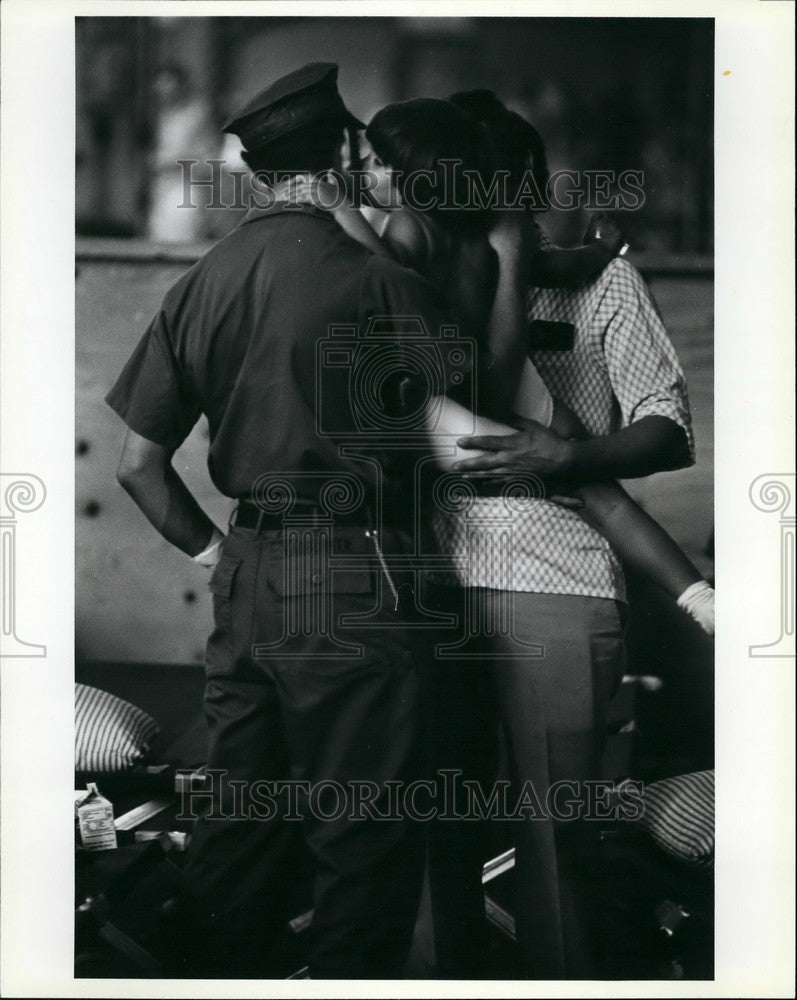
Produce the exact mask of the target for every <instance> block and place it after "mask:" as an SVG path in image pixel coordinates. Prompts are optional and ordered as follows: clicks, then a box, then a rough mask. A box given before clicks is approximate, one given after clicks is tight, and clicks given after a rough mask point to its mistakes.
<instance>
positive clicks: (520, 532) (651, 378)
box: [435, 233, 694, 601]
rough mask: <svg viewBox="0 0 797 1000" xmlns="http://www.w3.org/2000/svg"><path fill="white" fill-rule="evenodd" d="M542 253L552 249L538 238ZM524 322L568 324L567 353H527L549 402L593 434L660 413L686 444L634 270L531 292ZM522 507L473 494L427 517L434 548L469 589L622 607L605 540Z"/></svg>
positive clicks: (669, 370)
mask: <svg viewBox="0 0 797 1000" xmlns="http://www.w3.org/2000/svg"><path fill="white" fill-rule="evenodd" d="M540 236H541V239H540V246H541V248H542V249H549V248H550V247H551V243H550V241H549V240H548V239H547V237H545V235H544V234H542V233H540ZM527 304H528V316H529V321H530V322H531V321H532V320H535V319H542V320H555V321H559V322H568V323H572V324H573V325H574V326H575V338H574V342H573V347H572V349H571V350H567V351H551V350H546V351H531V352H530V357H531V359H532V361H533V362H534V364H535V365H536V366H537V368H538V370H539V372H540V375H541V376H542V378H543V380H544V381H545V383H546V384H547V386H548V388H549V389H550V390H551V392H552V393H553V395H554V396H556V397H558V398H559V399H561V400H562V401H563V402H564V403H566V404H567V405H568V406H569V407H570V408H571V409H572V410H573V411H574V412H575V413H576V414H577V415H578V416H579V418H580V419H581V421H582V422H583V423H584V425H585V426H586V428H587V429H588V430H589V432H590V433H591V434H592V435H604V434H610V433H613V432H615V431H617V430H619V429H620V428H621V427H625V426H628V425H629V424H631V423H633V422H634V421H636V420H640V419H641V418H642V417H644V416H649V415H652V414H657V415H660V416H665V417H669V418H670V419H671V420H674V421H675V422H676V423H677V424H679V426H681V427H683V429H684V431H685V433H686V435H687V439H688V442H689V448H690V454H691V455H692V461H694V440H693V436H692V428H691V421H690V415H689V402H688V398H687V393H686V383H685V380H684V376H683V372H682V371H681V367H680V365H679V363H678V359H677V357H676V354H675V350H674V349H673V346H672V344H671V343H670V340H669V338H668V336H667V333H666V331H665V329H664V326H663V324H662V322H661V318H660V316H659V313H658V309H657V308H656V306H655V303H654V302H653V299H652V297H651V295H650V292H649V291H648V288H647V286H646V285H645V283H644V281H643V280H642V278H641V277H640V275H639V273H638V272H637V271H636V270H635V269H634V268H633V267H631V265H630V264H628V263H627V262H626V261H624V260H620V259H617V260H614V261H612V262H611V263H610V264H609V265H608V266H607V267H606V268H604V270H603V271H602V273H601V274H600V275H599V277H598V278H597V279H595V281H593V282H591V283H590V284H588V285H585V286H584V287H583V288H580V289H576V290H567V289H540V288H531V289H530V290H529V293H528V300H527ZM523 506H524V509H523V510H522V511H518V510H517V508H518V504H517V503H513V502H512V501H511V500H509V499H502V498H489V499H486V498H481V499H478V500H476V501H475V502H474V504H473V505H472V507H471V510H470V511H469V512H468V513H467V514H466V515H464V516H463V515H458V514H450V513H441V514H437V515H436V517H435V529H436V531H435V533H436V536H437V538H438V539H439V543H440V544H441V545H442V546H443V547H444V548H445V549H446V551H448V552H449V553H451V554H452V555H453V557H454V559H455V560H456V563H457V577H458V579H459V582H460V583H462V584H464V585H466V586H472V587H489V588H493V589H497V590H516V591H524V592H530V593H546V594H571V595H577V596H585V597H603V598H610V599H614V600H620V601H625V600H626V591H625V581H624V578H623V573H622V569H621V567H620V564H619V562H618V560H617V558H616V556H615V555H614V553H613V552H612V550H611V548H610V546H609V543H608V542H607V541H606V539H605V538H604V537H603V536H602V535H601V534H599V533H598V532H597V531H595V530H594V529H593V528H591V527H590V526H589V525H588V524H587V523H586V521H584V520H583V519H582V518H581V517H579V516H578V514H576V513H574V512H573V511H570V510H566V509H565V508H563V507H560V506H558V505H556V504H553V503H549V502H548V501H536V502H532V503H527V504H525V505H523Z"/></svg>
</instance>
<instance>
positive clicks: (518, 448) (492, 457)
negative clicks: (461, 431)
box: [454, 417, 572, 477]
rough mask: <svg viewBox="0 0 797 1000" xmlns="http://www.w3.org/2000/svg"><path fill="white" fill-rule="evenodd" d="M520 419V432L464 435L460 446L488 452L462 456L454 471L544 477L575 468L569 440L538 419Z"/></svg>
mask: <svg viewBox="0 0 797 1000" xmlns="http://www.w3.org/2000/svg"><path fill="white" fill-rule="evenodd" d="M516 423H517V424H518V426H519V427H520V429H519V430H518V432H517V433H516V434H507V435H505V436H502V435H486V436H483V437H465V438H460V439H459V441H457V445H458V446H459V447H460V448H463V449H466V450H479V451H483V452H484V454H483V455H476V456H474V457H473V458H466V459H462V460H461V461H459V462H457V463H456V465H454V471H455V472H494V473H495V474H496V475H512V474H513V473H523V472H527V473H528V472H530V473H534V474H535V475H538V476H543V477H546V476H564V475H568V474H569V473H570V472H571V471H572V469H571V462H572V446H571V444H570V442H569V441H566V440H565V439H564V438H561V437H559V435H558V434H555V433H554V432H553V431H552V430H550V429H549V428H548V427H544V426H543V425H542V424H540V423H538V422H537V421H536V420H525V419H523V418H522V417H518V418H517V421H516Z"/></svg>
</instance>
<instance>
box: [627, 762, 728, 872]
mask: <svg viewBox="0 0 797 1000" xmlns="http://www.w3.org/2000/svg"><path fill="white" fill-rule="evenodd" d="M644 803H645V812H644V814H643V816H642V819H641V823H642V825H643V826H644V827H645V829H646V830H647V831H648V833H649V834H650V836H651V837H652V838H653V840H654V841H655V842H656V843H657V844H658V845H659V847H661V848H662V850H664V851H666V852H667V853H668V854H671V855H672V856H673V857H675V858H678V859H679V860H681V861H685V862H686V863H687V864H690V865H693V866H695V867H700V868H711V867H713V865H714V772H713V771H695V772H694V773H693V774H681V775H679V776H678V777H677V778H667V779H665V780H664V781H656V782H654V783H653V784H652V785H646V786H645V789H644Z"/></svg>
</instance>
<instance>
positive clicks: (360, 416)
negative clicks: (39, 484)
mask: <svg viewBox="0 0 797 1000" xmlns="http://www.w3.org/2000/svg"><path fill="white" fill-rule="evenodd" d="M374 316H391V317H406V316H420V317H421V318H422V319H423V320H424V321H425V323H426V325H427V330H428V331H429V333H430V335H431V336H435V335H436V332H437V329H438V328H439V327H440V326H441V325H444V324H445V323H446V318H445V316H444V314H443V312H442V311H441V309H440V307H439V300H438V297H437V295H436V293H435V291H434V289H433V288H432V287H431V286H430V285H429V284H428V283H427V282H426V281H424V280H423V279H422V278H421V277H420V276H419V275H418V274H416V273H415V272H414V271H411V270H409V269H407V268H404V267H402V266H400V265H399V264H397V263H395V262H393V261H391V260H389V259H388V258H386V257H382V256H379V255H373V254H371V253H370V252H368V251H367V250H365V249H364V248H363V247H362V246H360V244H358V243H356V242H355V241H353V240H352V239H350V238H349V237H348V236H347V235H346V234H345V233H344V232H343V230H342V229H341V228H340V227H339V226H338V224H337V223H336V222H335V221H334V219H333V218H332V216H331V215H330V214H329V213H326V212H322V211H320V210H317V209H314V208H312V207H310V206H306V207H305V206H302V207H301V208H295V207H293V208H291V209H286V207H285V206H284V205H279V204H278V205H275V206H273V207H271V208H268V209H253V210H252V211H251V212H250V213H249V215H248V216H247V217H246V218H245V219H244V222H243V223H242V224H241V226H240V227H239V228H238V229H237V230H235V231H234V232H233V233H231V234H230V235H229V236H227V237H226V238H225V239H223V240H222V241H221V242H220V243H219V244H217V245H216V246H215V247H214V248H213V249H212V250H211V251H210V252H209V253H208V254H207V255H206V256H205V257H203V258H202V259H201V260H200V261H199V262H198V263H197V264H195V265H194V266H193V267H192V268H191V269H190V270H189V271H188V272H187V273H186V274H185V275H184V276H183V277H182V278H181V279H180V280H179V281H178V282H177V283H176V284H175V285H174V287H173V288H172V289H171V290H170V291H169V292H168V293H167V295H166V296H165V299H164V301H163V305H162V307H161V309H160V311H159V312H158V314H157V316H156V317H155V319H154V320H153V322H152V324H151V325H150V327H149V329H148V330H147V331H146V333H145V334H144V336H143V338H142V339H141V341H140V343H139V344H138V346H137V347H136V349H135V351H134V352H133V355H132V357H131V358H130V360H129V361H128V363H127V365H126V366H125V368H124V370H123V371H122V374H121V375H120V376H119V379H118V381H117V382H116V384H115V385H114V386H113V388H112V389H111V391H110V392H109V393H108V395H107V397H106V400H107V402H108V403H109V404H110V406H111V407H113V409H114V410H115V411H116V412H117V413H118V414H119V415H120V416H121V417H122V419H123V420H124V421H125V422H126V423H127V425H128V426H129V427H130V428H132V430H134V431H135V432H136V433H137V434H140V435H141V436H142V437H145V438H147V439H148V440H150V441H153V442H155V443H157V444H160V445H163V446H164V447H166V448H170V449H174V448H177V447H178V446H179V445H180V444H181V443H182V441H183V440H184V439H185V437H186V436H187V435H188V433H189V432H190V430H191V428H192V427H193V426H194V424H195V423H196V421H197V419H198V417H199V415H200V413H204V414H206V416H207V419H208V424H209V431H210V449H209V456H208V467H209V470H210V475H211V478H212V480H213V482H214V483H215V485H216V486H217V488H218V489H219V490H220V491H221V492H222V493H223V494H225V495H226V496H228V497H232V498H239V499H240V498H251V497H252V492H253V489H254V488H255V486H256V484H258V483H259V482H261V478H260V477H262V476H263V475H264V474H271V473H280V474H282V473H284V474H285V475H286V476H287V478H288V479H290V480H291V481H292V482H293V483H294V484H295V489H296V491H297V493H298V495H299V496H303V497H306V498H307V499H311V500H313V499H316V498H317V490H318V489H320V488H322V485H323V484H322V483H321V482H320V481H321V479H323V475H324V474H326V473H329V474H330V476H333V475H334V473H337V472H348V473H353V474H354V475H355V476H357V477H358V479H359V480H360V482H361V483H362V485H363V486H364V487H365V489H366V494H367V495H369V497H370V495H371V494H372V493H373V491H374V490H376V489H377V487H378V486H380V485H384V481H382V482H381V483H380V482H378V480H379V479H380V478H381V477H380V476H379V474H378V473H375V472H374V465H373V463H372V462H369V460H368V459H367V458H366V459H365V460H360V459H357V458H352V457H347V456H344V455H342V454H341V447H340V445H341V442H346V441H349V442H351V440H352V439H353V438H356V441H357V443H358V445H359V446H361V448H362V449H363V450H364V451H365V452H366V453H367V454H369V455H371V456H373V455H377V456H378V455H380V454H382V453H381V452H380V446H381V443H382V438H383V437H384V434H383V433H380V431H379V424H380V420H382V419H383V418H384V416H385V413H384V408H385V406H389V405H390V403H391V399H392V400H393V402H395V395H396V392H395V389H396V377H395V370H397V368H400V366H401V363H402V361H401V359H399V361H396V351H395V350H393V353H392V355H391V356H392V358H393V362H392V363H393V366H394V371H393V373H392V375H391V374H390V373H388V374H386V375H384V377H383V376H382V375H381V374H380V371H379V364H378V363H375V362H374V358H375V355H373V354H372V355H370V356H369V357H370V358H371V361H370V362H369V363H370V364H371V369H369V371H370V374H369V372H366V373H365V375H366V377H365V379H364V380H363V379H362V378H360V376H361V375H362V374H363V367H362V363H363V356H362V355H359V356H358V357H355V354H356V351H354V352H353V351H352V350H351V349H350V347H351V345H352V343H355V344H356V343H360V340H358V337H359V338H362V336H363V334H364V333H365V332H366V331H367V327H368V323H369V320H370V319H371V318H372V317H374ZM331 325H334V326H335V327H336V328H338V329H339V328H341V327H342V328H344V329H349V330H350V331H352V332H351V333H350V334H347V335H346V336H344V342H343V344H337V347H336V344H335V343H332V339H333V338H332V335H331ZM352 337H354V341H353V340H352ZM399 341H400V338H397V337H393V339H392V340H387V341H382V342H380V343H381V348H385V347H386V346H389V345H390V344H392V345H394V347H395V345H396V344H397V342H399ZM336 343H337V342H336ZM416 346H417V345H416ZM381 348H380V349H381ZM330 351H331V353H330ZM325 352H326V353H325ZM358 358H359V359H358ZM366 360H367V359H366ZM358 365H360V368H359V369H358V367H357V366H358ZM358 371H359V374H358ZM358 378H360V381H359V382H358V381H357V380H358ZM391 394H392V395H391ZM358 403H359V404H361V405H360V406H359V409H358V408H357V404H358ZM371 417H373V418H374V420H375V421H376V424H377V427H376V429H374V426H373V423H374V421H373V420H371ZM369 421H370V422H369ZM361 431H362V433H360V432H361ZM393 454H394V458H395V453H393ZM386 460H388V459H386ZM395 464H396V463H395V462H394V463H393V466H392V467H391V469H390V470H388V472H389V473H390V472H394V471H395ZM319 473H320V474H321V476H319V475H318V474H319ZM388 478H389V477H388ZM399 478H400V477H399Z"/></svg>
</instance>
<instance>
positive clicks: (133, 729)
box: [75, 684, 159, 773]
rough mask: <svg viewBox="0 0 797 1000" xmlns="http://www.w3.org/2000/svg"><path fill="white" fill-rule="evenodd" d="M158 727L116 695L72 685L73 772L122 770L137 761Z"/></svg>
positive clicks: (140, 710) (147, 716) (137, 709)
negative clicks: (73, 705)
mask: <svg viewBox="0 0 797 1000" xmlns="http://www.w3.org/2000/svg"><path fill="white" fill-rule="evenodd" d="M158 731H159V729H158V724H157V722H155V720H154V719H153V718H152V716H150V715H147V713H146V712H144V711H142V709H140V708H136V706H135V705H131V704H130V702H128V701H123V700H122V699H121V698H117V697H116V695H113V694H109V693H108V692H107V691H100V689H99V688H93V687H89V686H88V685H87V684H75V770H76V771H89V772H93V773H109V772H113V771H124V770H126V769H127V768H128V767H131V766H132V765H133V764H135V762H136V761H137V760H140V759H141V758H142V757H143V756H144V753H145V751H146V749H147V746H148V744H149V741H150V740H151V739H152V738H153V737H154V736H155V735H157V733H158Z"/></svg>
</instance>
